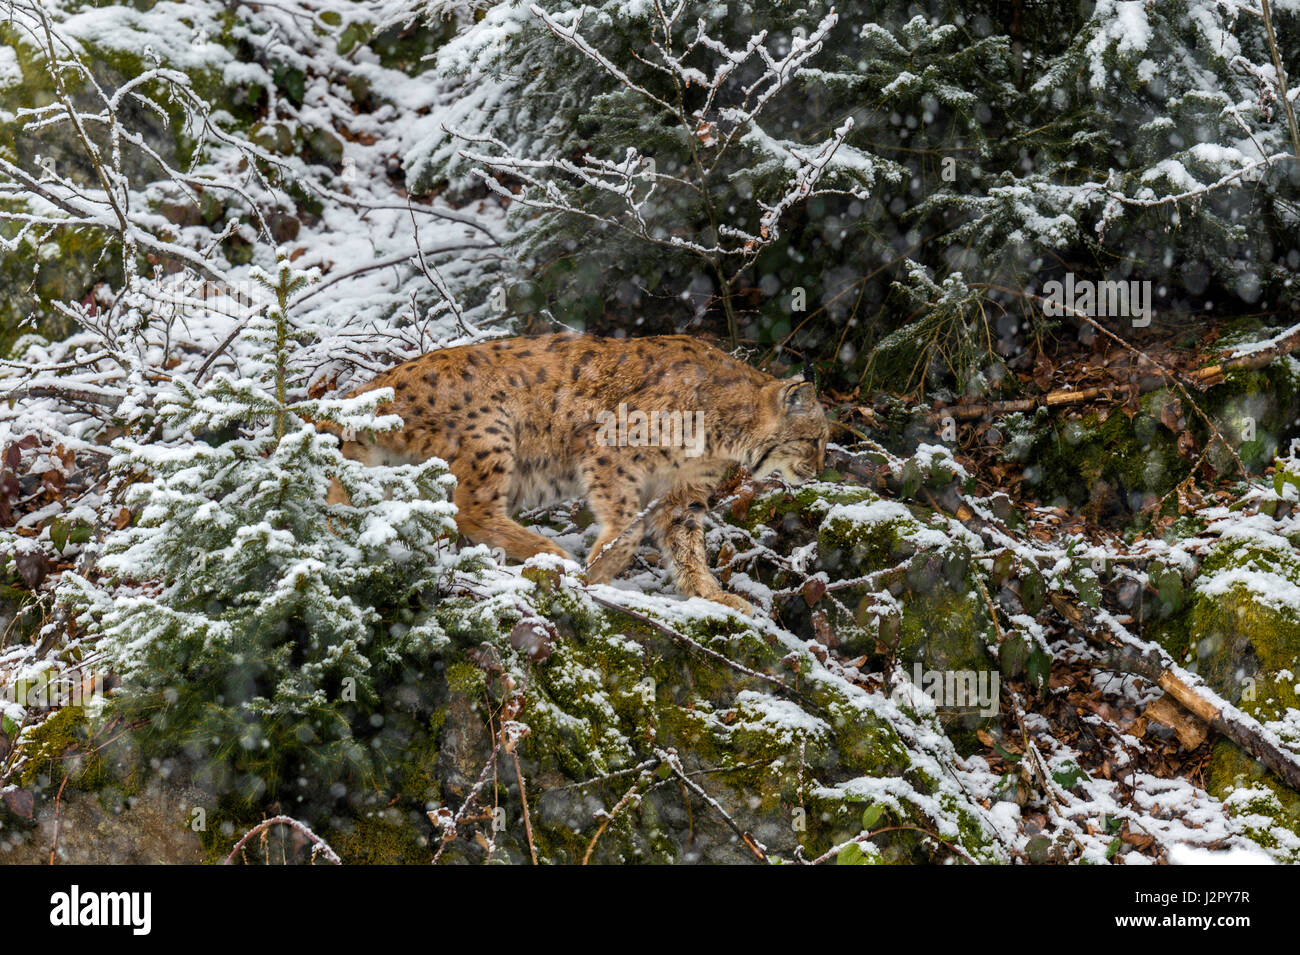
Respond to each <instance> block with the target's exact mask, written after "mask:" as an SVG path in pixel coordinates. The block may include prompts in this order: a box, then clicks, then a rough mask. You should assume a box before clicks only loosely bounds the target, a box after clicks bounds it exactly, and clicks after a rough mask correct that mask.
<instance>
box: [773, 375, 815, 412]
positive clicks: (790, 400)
mask: <svg viewBox="0 0 1300 955" xmlns="http://www.w3.org/2000/svg"><path fill="white" fill-rule="evenodd" d="M816 405H817V390H816V389H815V388H813V386H812V383H811V382H807V381H804V380H803V379H802V378H796V379H791V381H790V383H789V384H788V385H786V386H785V387H784V388H782V389H781V406H782V407H783V408H784V409H785V410H786V412H787V413H789V414H805V413H807V412H809V411H812V410H813V408H814V407H816Z"/></svg>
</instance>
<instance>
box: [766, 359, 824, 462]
mask: <svg viewBox="0 0 1300 955" xmlns="http://www.w3.org/2000/svg"><path fill="white" fill-rule="evenodd" d="M762 402H763V407H762V408H761V409H760V410H759V414H758V416H757V425H758V427H757V428H756V429H755V432H756V433H755V435H754V437H755V442H754V445H753V447H752V448H751V449H750V454H749V461H750V470H751V471H752V472H753V474H754V477H755V478H756V479H757V480H760V481H761V480H763V479H764V478H769V477H772V476H774V475H780V476H781V477H782V478H784V479H785V480H787V481H790V482H791V483H800V482H803V481H807V480H810V479H811V478H813V477H816V476H817V475H818V474H820V473H821V471H822V469H823V467H824V465H825V458H826V439H827V438H828V437H829V436H830V427H829V426H828V425H827V424H826V413H825V412H824V411H823V410H822V406H821V402H819V401H818V400H817V392H816V390H815V389H814V388H813V386H812V384H811V383H809V382H806V381H804V380H803V378H801V377H796V378H787V379H785V380H783V381H774V382H772V383H771V384H770V385H768V386H766V387H765V388H764V389H763V396H762Z"/></svg>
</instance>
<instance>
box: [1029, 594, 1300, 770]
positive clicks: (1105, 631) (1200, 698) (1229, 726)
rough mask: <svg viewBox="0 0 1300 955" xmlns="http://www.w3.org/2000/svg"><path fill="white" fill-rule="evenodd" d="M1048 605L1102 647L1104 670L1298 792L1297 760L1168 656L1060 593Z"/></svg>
mask: <svg viewBox="0 0 1300 955" xmlns="http://www.w3.org/2000/svg"><path fill="white" fill-rule="evenodd" d="M1050 599H1051V602H1052V606H1053V607H1055V608H1056V610H1057V612H1058V613H1060V614H1061V616H1063V617H1064V618H1065V619H1066V620H1067V621H1069V623H1070V625H1071V626H1073V627H1074V628H1075V629H1076V630H1079V631H1080V632H1081V633H1083V634H1085V635H1087V636H1089V637H1090V638H1092V639H1093V640H1096V641H1098V642H1100V643H1101V644H1103V648H1104V660H1105V665H1106V666H1107V667H1109V668H1110V669H1113V670H1116V671H1118V672H1120V673H1131V674H1133V675H1135V676H1140V677H1142V678H1143V679H1145V680H1148V681H1149V682H1151V683H1154V684H1156V685H1157V686H1159V687H1160V688H1161V689H1163V690H1164V691H1165V692H1166V693H1168V694H1169V695H1170V696H1171V697H1173V698H1174V699H1175V700H1176V701H1177V702H1178V703H1179V704H1181V705H1182V706H1183V707H1184V708H1186V709H1187V710H1188V712H1190V713H1192V714H1193V715H1194V716H1196V717H1198V718H1199V719H1201V720H1203V721H1204V722H1206V723H1208V724H1209V725H1210V726H1212V727H1214V728H1215V729H1216V730H1218V731H1219V732H1220V733H1221V734H1223V736H1224V737H1226V738H1227V739H1230V740H1231V741H1232V742H1233V743H1235V744H1236V745H1238V746H1240V747H1241V748H1242V749H1244V750H1245V751H1246V752H1248V753H1249V754H1250V755H1251V756H1253V757H1254V758H1255V759H1257V760H1259V761H1260V762H1261V763H1263V764H1264V765H1265V766H1267V767H1268V768H1269V769H1270V770H1271V771H1272V772H1273V773H1274V774H1275V775H1276V776H1277V777H1278V778H1279V779H1281V780H1282V781H1283V782H1285V783H1286V784H1287V785H1288V786H1290V787H1291V788H1292V789H1294V790H1296V791H1297V792H1300V755H1297V754H1296V753H1293V752H1291V751H1290V750H1287V749H1284V748H1283V747H1282V746H1280V745H1279V744H1278V743H1277V742H1276V741H1275V740H1274V739H1272V738H1271V737H1270V735H1269V733H1268V731H1267V730H1265V729H1264V727H1262V726H1260V725H1259V723H1258V722H1257V721H1256V720H1255V719H1254V718H1253V717H1251V716H1249V715H1247V714H1245V713H1243V712H1241V710H1239V709H1237V708H1236V707H1235V706H1233V705H1232V704H1231V703H1228V702H1227V701H1226V700H1224V699H1223V698H1222V697H1220V696H1219V695H1218V694H1217V693H1216V692H1215V691H1214V690H1212V689H1211V688H1210V687H1208V686H1206V685H1205V683H1204V682H1202V681H1201V679H1200V678H1199V677H1197V676H1195V675H1194V674H1192V673H1189V672H1187V671H1186V670H1184V669H1183V668H1182V667H1180V666H1178V665H1177V664H1176V663H1174V661H1173V660H1172V659H1170V657H1169V654H1167V653H1165V651H1164V650H1163V649H1161V648H1160V647H1158V646H1155V645H1154V644H1148V643H1144V642H1142V641H1140V640H1138V639H1137V638H1136V637H1134V636H1133V635H1132V634H1130V633H1129V632H1128V631H1127V630H1125V629H1124V628H1123V626H1121V625H1119V623H1118V622H1116V621H1115V620H1114V619H1113V618H1111V617H1110V615H1109V614H1105V615H1104V616H1105V618H1106V620H1105V622H1106V623H1109V624H1110V626H1108V627H1105V628H1103V627H1101V626H1099V625H1098V623H1097V616H1098V615H1094V614H1093V613H1092V612H1091V611H1089V610H1087V609H1086V608H1083V607H1079V606H1077V605H1075V604H1074V603H1072V602H1071V601H1070V600H1069V599H1067V598H1066V597H1064V596H1063V595H1061V594H1052V595H1051V598H1050Z"/></svg>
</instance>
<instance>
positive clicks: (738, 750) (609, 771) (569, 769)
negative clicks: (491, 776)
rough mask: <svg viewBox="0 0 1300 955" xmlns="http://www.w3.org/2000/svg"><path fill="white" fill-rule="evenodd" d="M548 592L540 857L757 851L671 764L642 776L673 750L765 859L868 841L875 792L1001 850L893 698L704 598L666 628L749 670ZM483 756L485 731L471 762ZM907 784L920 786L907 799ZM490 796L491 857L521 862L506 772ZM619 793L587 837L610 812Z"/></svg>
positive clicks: (912, 846)
mask: <svg viewBox="0 0 1300 955" xmlns="http://www.w3.org/2000/svg"><path fill="white" fill-rule="evenodd" d="M537 596H538V595H536V594H534V599H535V600H536V599H537ZM542 600H543V602H542V605H541V607H540V609H541V610H542V611H543V612H544V613H545V615H546V617H547V619H549V620H551V621H553V622H557V621H558V624H557V627H556V631H557V639H556V640H555V642H554V644H553V647H552V649H551V652H550V655H549V656H548V658H547V659H546V660H545V661H544V662H541V663H538V664H535V665H533V666H532V667H531V670H530V677H529V686H530V690H529V693H528V701H527V704H526V705H525V707H524V709H523V710H522V712H521V713H520V714H519V716H518V717H517V718H518V719H519V720H520V721H521V722H522V723H525V724H527V726H528V727H529V728H530V732H529V734H528V735H527V737H526V738H525V739H524V741H523V742H522V743H521V744H520V747H519V750H518V754H519V760H520V766H521V769H522V772H523V776H524V778H525V779H526V781H527V782H526V786H527V798H528V802H529V824H530V827H531V831H532V839H533V847H534V848H535V850H536V852H537V854H538V857H539V859H540V860H541V861H544V862H555V863H566V862H567V863H572V862H579V861H581V860H582V859H583V858H584V857H585V856H586V855H587V853H588V849H589V848H590V849H591V860H592V861H593V862H601V863H630V862H694V861H702V862H715V863H718V862H743V861H751V862H752V861H754V856H753V854H752V853H751V851H750V850H749V849H748V848H747V847H746V846H745V845H744V844H743V843H742V841H741V840H740V839H739V837H738V836H737V835H736V834H735V832H734V831H733V830H732V829H731V828H730V827H729V826H728V825H727V824H726V822H725V820H724V819H723V818H722V815H721V813H720V812H718V811H717V810H716V809H715V808H714V807H712V806H709V805H707V804H706V803H705V802H704V801H703V800H702V799H701V798H700V797H699V796H698V794H695V793H689V794H688V795H689V797H690V798H687V796H686V795H684V793H685V792H686V788H685V787H686V784H685V783H684V782H683V781H682V780H681V779H680V778H679V777H678V776H677V775H676V774H675V773H672V772H670V771H669V770H668V769H667V767H665V766H663V765H658V766H652V767H651V768H643V769H641V770H638V769H637V767H644V766H645V764H646V763H647V762H650V763H653V760H654V755H655V754H656V753H663V752H669V753H674V754H675V758H676V759H677V760H678V761H679V765H680V767H681V769H682V771H683V772H684V773H686V775H687V776H688V778H690V779H692V780H698V782H699V784H700V785H701V786H702V787H703V788H704V789H706V790H707V791H708V793H709V796H710V798H711V799H713V800H715V801H716V803H717V805H718V806H719V807H721V809H722V810H724V811H725V812H726V813H727V815H728V816H730V817H731V818H732V819H733V820H734V821H735V822H736V824H737V825H738V826H739V827H740V828H742V829H743V830H744V831H747V832H749V833H752V835H753V837H754V838H755V839H757V840H758V841H759V842H761V843H763V844H765V845H766V847H767V851H768V853H769V855H774V856H779V857H783V858H791V857H793V856H794V854H795V853H797V852H799V853H803V854H805V855H808V856H812V855H815V854H818V853H821V852H824V851H826V850H827V849H829V848H830V847H831V846H833V845H835V844H837V843H838V842H840V841H843V840H845V839H849V838H852V837H854V836H856V835H858V834H859V833H860V832H861V829H862V825H861V823H862V818H861V817H862V814H863V809H864V808H865V807H866V805H867V804H868V803H869V802H870V800H868V799H867V797H866V796H865V795H864V794H866V793H871V792H878V793H879V794H880V795H879V797H878V799H879V801H880V804H881V813H882V814H887V816H886V818H890V819H896V820H897V821H899V822H903V823H904V824H912V825H923V826H926V827H930V826H933V825H934V823H933V822H932V821H922V819H923V814H922V813H921V812H920V810H919V809H918V808H917V807H918V806H919V805H922V804H927V801H935V802H937V803H938V804H942V805H946V806H947V807H948V808H947V809H945V810H944V811H945V812H950V813H951V826H950V828H951V829H952V832H953V833H954V834H955V835H954V838H956V839H958V840H960V841H961V844H962V845H963V846H964V847H966V848H967V851H970V852H972V853H973V854H975V855H978V856H980V857H982V858H985V859H987V860H988V861H996V860H997V858H998V854H997V852H996V851H995V850H994V849H993V848H992V840H991V837H990V836H989V834H988V833H986V832H984V831H983V829H982V826H981V824H980V822H979V821H978V811H977V810H976V809H975V808H974V807H973V806H963V805H958V803H957V802H956V801H953V800H952V799H951V798H950V797H952V794H951V793H948V792H946V791H943V792H941V791H940V790H941V789H942V787H941V786H938V785H937V784H936V782H935V780H936V779H938V778H939V776H940V775H941V774H940V772H939V770H938V769H937V767H936V766H935V765H934V764H932V763H930V762H928V761H927V759H928V757H925V756H918V754H917V753H916V752H915V751H914V750H913V749H911V748H909V746H908V745H907V744H906V743H905V741H904V739H903V737H902V736H900V734H899V731H898V729H897V727H896V726H895V725H893V724H892V723H891V721H890V718H889V717H888V716H887V715H885V714H886V713H892V714H893V716H894V717H895V718H904V717H901V716H899V714H898V711H897V710H881V709H879V707H888V706H890V704H888V703H887V702H885V701H882V700H881V699H880V698H878V697H877V698H871V699H868V694H866V693H865V692H861V693H858V692H857V691H853V690H849V688H847V687H846V686H844V685H842V684H837V683H836V682H835V681H833V680H829V679H828V678H827V677H826V675H825V673H824V671H818V668H817V666H816V663H815V661H814V660H813V659H812V658H811V657H810V656H808V655H807V654H806V653H800V652H799V651H798V650H797V649H794V648H793V647H792V646H791V645H790V644H788V643H785V642H783V641H782V640H779V639H777V638H775V636H774V635H772V634H770V633H764V632H763V631H761V630H758V629H756V628H755V627H754V626H752V625H750V624H748V623H745V622H741V621H739V620H738V619H737V618H735V617H734V616H731V615H728V614H725V613H722V612H718V613H716V614H709V613H708V612H707V610H706V607H705V605H704V604H703V602H700V605H699V606H700V609H701V610H702V611H705V612H702V613H699V614H694V613H693V614H692V615H691V617H690V618H687V617H685V615H675V616H674V618H673V621H672V623H671V626H673V627H678V628H680V631H679V632H681V633H683V634H684V635H685V636H686V637H688V638H689V639H690V640H692V641H695V642H696V643H697V644H698V645H700V646H703V647H708V648H709V649H711V650H714V651H716V652H719V653H723V654H725V655H726V656H727V658H728V659H730V660H733V661H735V662H736V663H737V664H739V665H740V667H743V668H744V670H743V671H742V670H741V669H739V668H733V667H730V666H728V665H726V664H724V663H721V662H720V661H718V660H717V659H716V658H713V657H711V656H709V655H707V654H705V653H702V652H700V651H699V650H698V649H694V648H692V647H690V646H684V645H683V644H682V643H681V642H680V641H678V640H674V639H672V638H670V637H668V636H666V635H664V634H663V633H662V632H660V631H659V630H657V629H656V628H654V627H650V626H647V625H646V624H645V623H644V622H643V621H640V620H638V619H635V618H632V617H629V616H625V615H622V614H620V613H618V612H617V611H613V610H605V609H603V608H595V607H593V606H592V605H590V604H589V603H588V602H586V601H585V600H583V599H581V597H580V596H579V595H577V594H574V593H573V592H571V591H566V590H564V589H563V588H559V589H556V590H554V591H552V592H551V593H549V594H544V595H542ZM692 609H693V610H694V609H695V608H694V607H692ZM463 619H464V620H465V621H467V622H468V621H469V620H470V616H469V615H468V614H465V616H464V617H463ZM481 624H482V621H480V625H481ZM455 630H456V628H455V627H449V628H448V631H449V632H455ZM480 633H481V632H480ZM745 671H749V672H745ZM755 674H764V675H767V676H770V677H774V678H776V679H779V680H781V681H782V682H783V683H785V684H786V685H787V686H789V687H792V688H797V691H796V692H797V694H798V695H797V696H792V695H791V694H790V693H788V692H783V691H781V690H780V689H779V688H776V687H774V686H773V685H772V684H770V683H768V682H767V681H766V680H764V679H763V678H762V677H761V676H756V675H755ZM491 692H492V691H491V689H489V695H490V693H491ZM451 722H452V721H451V720H450V719H449V720H448V725H449V726H450V724H451ZM489 755H490V750H489V746H488V744H487V742H486V740H484V741H483V747H482V749H481V750H480V753H479V758H478V760H477V762H478V764H479V765H480V766H481V765H485V764H486V762H487V760H488V757H489ZM918 759H919V760H920V762H918ZM475 762H476V761H475V760H470V761H469V764H470V765H473V764H474V763H475ZM629 792H631V795H630V796H629V795H628V794H629ZM900 793H903V794H906V793H911V794H913V799H912V801H909V800H908V799H906V798H902V797H900V795H899V794H900ZM945 800H946V802H945ZM491 801H492V804H493V805H495V806H498V807H500V808H501V810H502V817H501V818H502V819H503V820H504V824H503V827H502V829H501V831H500V832H499V833H498V835H497V841H496V843H495V845H494V849H493V857H494V859H495V860H496V861H505V860H509V861H516V862H523V861H527V860H528V858H529V855H530V850H529V847H528V842H527V837H526V835H525V833H524V831H523V826H522V817H523V811H522V803H521V801H520V794H519V791H518V784H517V782H516V778H515V775H514V773H513V767H511V770H510V771H502V772H501V773H500V781H499V783H498V786H497V788H496V792H495V794H494V797H492V800H491ZM620 801H623V807H622V808H621V810H620V811H619V812H618V813H617V814H616V815H614V817H613V818H612V819H611V820H610V821H609V822H608V825H607V826H606V827H605V828H604V829H603V831H601V834H600V837H599V838H598V839H595V840H594V845H593V837H594V836H595V834H596V832H597V829H598V828H599V826H600V822H601V820H602V818H603V816H601V815H600V814H601V813H608V812H610V810H611V809H612V807H614V806H615V805H618V804H619V803H620ZM451 805H455V802H454V801H453V802H452V803H451ZM882 825H883V824H882ZM886 842H887V846H888V848H889V852H890V853H891V854H892V855H891V858H893V859H894V861H911V862H916V861H923V860H927V859H929V858H930V853H931V851H932V850H933V847H932V846H930V847H926V846H925V845H923V840H919V839H913V840H909V839H896V840H893V841H892V842H891V841H888V840H886ZM485 855H486V853H485V851H484V850H483V848H482V846H481V845H477V844H474V843H472V842H470V841H468V840H466V839H457V840H456V842H455V843H453V844H452V845H451V846H449V847H448V849H447V850H446V853H445V855H444V858H445V859H447V860H454V861H466V862H469V861H483V858H484V856H485Z"/></svg>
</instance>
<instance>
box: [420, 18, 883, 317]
mask: <svg viewBox="0 0 1300 955" xmlns="http://www.w3.org/2000/svg"><path fill="white" fill-rule="evenodd" d="M844 30H845V27H844V25H843V24H842V23H841V22H840V18H839V16H838V15H837V14H836V13H835V12H834V10H833V9H832V8H831V7H830V6H829V5H820V4H819V5H814V8H812V9H801V10H799V11H792V12H790V13H788V14H787V13H785V12H783V11H778V10H775V9H773V8H770V7H766V6H765V7H763V8H762V9H761V10H760V9H759V8H758V7H757V6H751V5H749V4H741V5H738V8H737V9H731V10H728V9H724V8H721V7H708V8H705V7H701V6H698V5H691V4H688V3H684V2H680V0H679V2H676V3H654V4H646V5H640V6H636V7H633V6H632V5H628V4H626V3H622V2H606V3H602V4H598V5H596V6H594V7H591V6H585V7H584V6H579V5H576V4H571V3H560V4H547V6H546V9H543V8H542V7H541V6H539V5H537V4H532V3H530V2H526V0H508V2H505V3H501V4H497V5H495V6H493V7H492V8H490V9H489V10H488V11H487V12H486V14H485V17H484V19H483V21H482V23H481V24H479V25H477V26H475V27H473V28H472V29H469V30H467V31H466V32H465V33H464V34H462V35H461V36H459V37H458V38H456V39H455V40H453V41H452V42H451V43H449V44H447V46H446V47H444V48H443V49H442V50H441V51H440V53H439V56H438V66H437V70H438V73H439V76H440V78H441V79H442V80H443V82H446V83H456V82H457V81H461V82H463V86H459V87H457V89H456V94H455V95H456V99H455V100H454V101H453V102H451V103H450V104H449V111H448V113H447V114H446V116H445V118H443V120H442V122H441V124H440V125H439V128H438V129H435V130H430V131H429V135H428V136H427V137H426V138H425V139H424V140H423V141H422V142H421V143H419V144H418V145H417V146H416V148H415V149H414V150H413V151H412V152H411V153H410V154H408V157H407V161H408V164H409V165H410V169H411V172H413V173H414V176H415V183H416V186H417V188H424V187H429V186H432V185H434V184H436V183H437V182H438V181H440V180H442V179H444V178H446V179H447V180H448V181H449V182H450V183H451V184H452V185H453V187H463V186H467V185H471V184H474V183H480V182H481V183H482V184H484V185H486V186H487V187H488V188H490V189H493V190H494V191H497V192H498V193H500V194H501V195H503V196H505V197H508V198H509V199H510V201H511V203H512V210H513V212H514V215H515V218H514V222H515V225H516V227H517V229H518V233H517V235H518V241H517V243H516V248H517V250H518V251H519V253H520V255H521V256H522V257H523V258H524V259H525V261H527V262H530V263H533V264H534V266H535V268H534V279H535V281H536V283H537V285H538V286H539V287H540V290H541V291H542V292H543V295H541V296H533V297H532V298H530V299H529V301H528V302H521V303H519V304H520V305H523V306H525V307H527V306H528V305H530V304H531V305H534V306H535V305H536V304H540V303H541V302H542V301H543V300H545V301H546V303H547V304H551V305H554V306H557V308H556V311H557V314H562V315H563V316H564V318H565V320H566V321H567V322H570V323H577V324H588V325H594V326H596V327H598V328H599V327H601V319H602V317H603V315H604V313H605V312H606V310H607V309H610V308H611V307H618V306H630V305H641V304H643V300H644V299H646V298H650V299H659V300H661V301H663V302H667V303H670V304H669V305H668V308H669V309H670V310H671V311H673V312H674V313H675V314H674V315H673V323H674V324H676V325H678V326H679V327H686V326H687V324H688V323H690V324H698V323H697V322H694V321H692V319H699V318H701V317H702V316H704V315H705V313H706V312H707V313H709V314H710V316H712V318H713V319H716V325H715V327H716V328H717V329H719V330H723V331H725V332H727V333H729V334H730V335H731V336H733V337H736V336H741V337H746V338H755V337H764V338H771V337H772V336H773V335H776V336H779V335H780V334H783V330H784V331H788V330H789V328H790V295H789V293H790V292H791V291H792V289H790V288H787V289H785V291H786V293H787V294H786V296H785V299H784V301H783V304H781V306H780V308H779V309H778V310H777V311H778V312H779V314H774V315H772V316H769V318H770V321H758V319H757V318H756V316H755V315H754V314H753V306H754V304H755V301H756V298H755V296H754V295H753V294H752V291H753V290H755V289H756V286H757V284H758V282H759V276H758V275H756V274H755V272H754V270H753V267H752V266H753V264H754V262H755V261H756V260H757V259H758V258H759V257H760V256H761V255H762V254H763V253H764V251H765V250H767V249H771V248H774V247H777V246H781V247H782V248H784V247H785V244H784V241H783V230H784V229H785V227H786V224H787V223H789V222H790V221H798V219H799V217H800V213H799V212H798V210H800V209H802V208H803V207H804V206H806V205H807V204H808V203H810V202H814V201H826V202H835V203H841V204H844V205H847V204H849V203H857V204H858V206H859V207H860V206H861V204H862V203H865V202H868V201H870V195H869V194H870V191H871V190H872V189H873V188H874V187H876V186H877V185H879V183H880V182H881V181H882V180H887V179H896V178H897V176H898V172H899V168H898V167H897V165H896V164H893V163H890V162H888V161H885V160H881V159H879V158H877V157H875V156H874V155H872V154H870V153H868V152H865V151H863V150H861V149H859V148H855V147H851V146H848V145H846V138H847V137H849V136H850V135H851V133H852V131H853V129H854V123H855V119H854V116H853V115H852V112H853V110H852V109H848V110H828V109H825V108H824V107H823V104H822V103H821V102H820V100H819V99H816V98H814V99H813V100H811V101H809V100H808V98H807V84H806V82H805V79H804V77H805V75H806V74H811V75H816V74H817V73H818V70H816V69H815V68H814V64H819V63H820V61H821V60H822V59H823V58H824V57H825V53H824V50H825V48H826V45H827V44H828V42H829V41H830V38H831V37H832V35H834V34H835V33H837V32H840V33H842V32H843V31H844ZM521 75H522V77H523V78H521ZM543 103H544V104H546V105H545V108H539V106H540V104H543ZM480 107H481V108H480ZM793 117H797V118H793ZM500 182H505V183H508V184H510V185H511V186H513V185H515V184H520V185H522V189H520V190H519V191H518V192H517V193H511V192H510V191H508V190H507V189H506V187H504V186H502V185H500ZM800 297H801V298H802V293H801V295H800ZM534 300H535V301H534ZM683 300H685V301H686V302H687V306H686V307H685V308H683V306H682V301H683ZM796 307H799V306H796ZM660 308H661V310H662V306H661V307H660ZM654 311H655V309H650V312H651V321H652V323H653V322H654V320H655V319H654V316H653V312H654ZM756 322H757V323H758V325H764V326H765V327H763V328H759V327H757V325H756Z"/></svg>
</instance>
